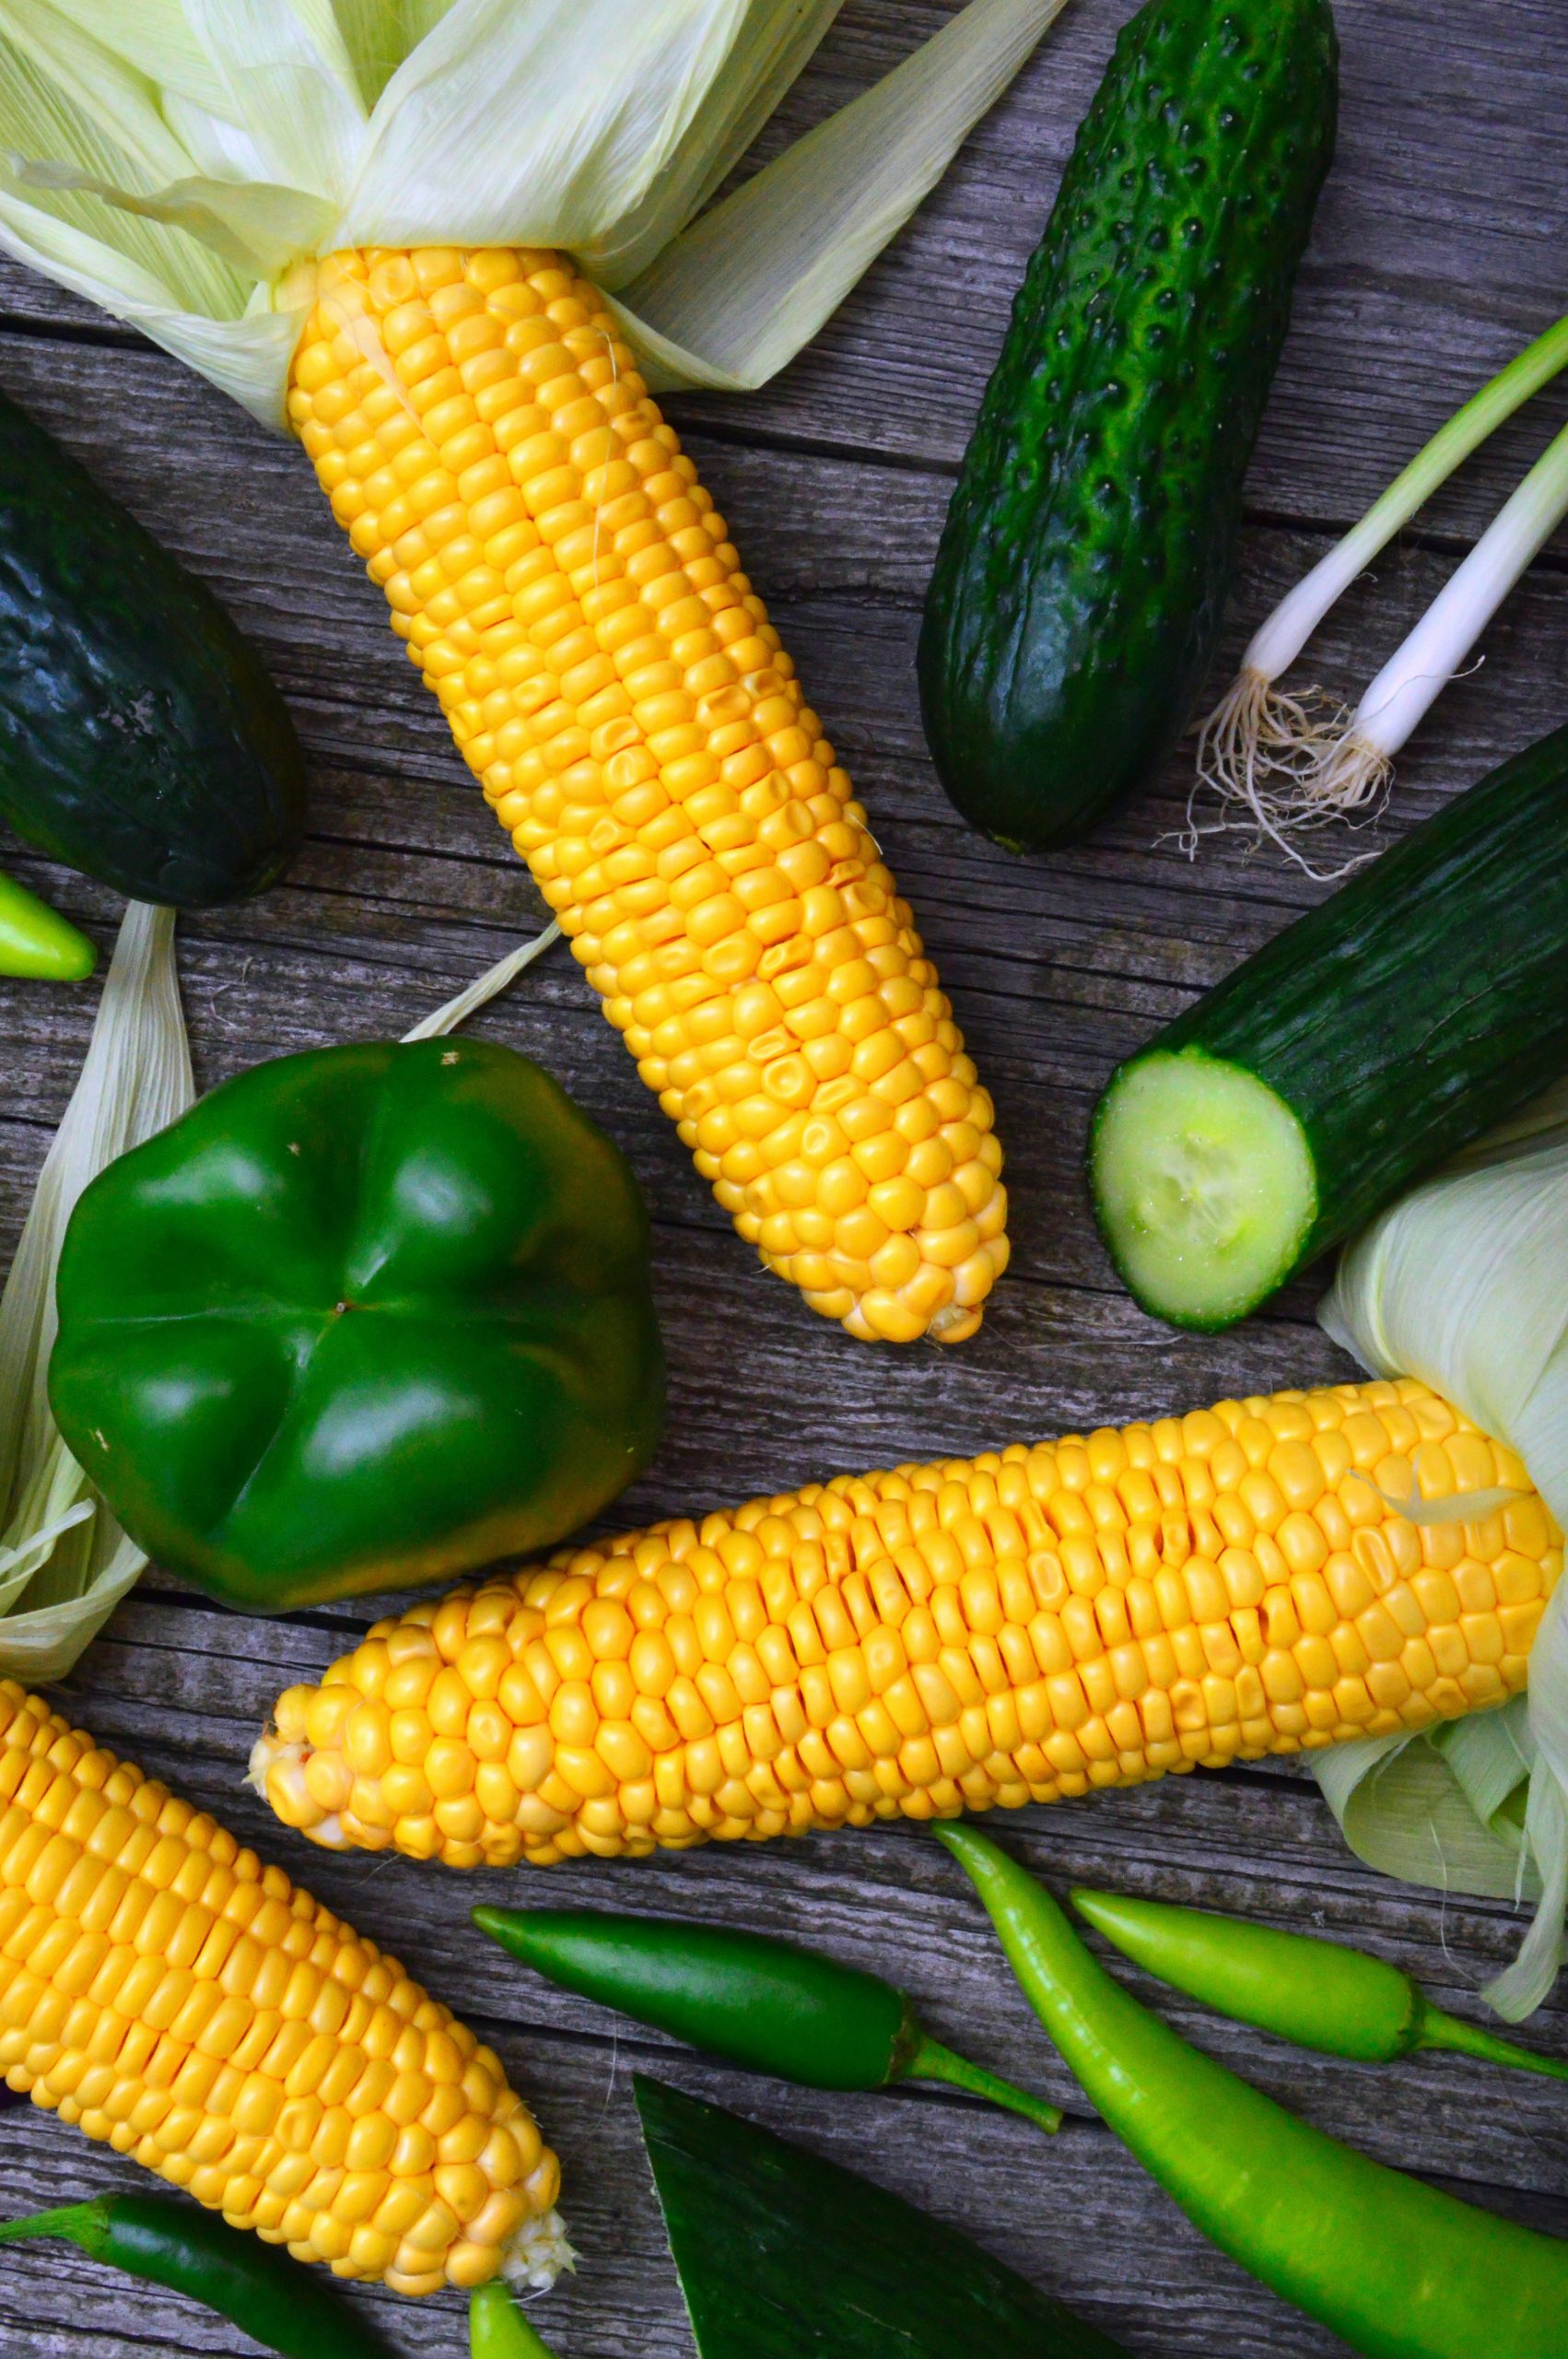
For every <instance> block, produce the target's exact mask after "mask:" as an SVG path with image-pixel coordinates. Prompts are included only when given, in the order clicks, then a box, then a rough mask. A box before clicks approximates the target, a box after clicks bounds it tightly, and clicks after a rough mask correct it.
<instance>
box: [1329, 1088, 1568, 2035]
mask: <svg viewBox="0 0 1568 2359" xmlns="http://www.w3.org/2000/svg"><path fill="white" fill-rule="evenodd" d="M1318 1315H1319V1317H1320V1318H1321V1320H1322V1322H1323V1324H1324V1326H1325V1327H1326V1328H1327V1329H1328V1332H1329V1333H1330V1334H1331V1335H1332V1336H1333V1337H1334V1338H1335V1340H1336V1341H1337V1342H1339V1343H1340V1344H1343V1345H1344V1346H1345V1348H1346V1349H1347V1350H1349V1351H1351V1352H1352V1353H1353V1354H1354V1355H1355V1356H1356V1357H1357V1358H1358V1359H1359V1360H1360V1361H1361V1362H1362V1364H1363V1366H1364V1367H1368V1368H1371V1369H1372V1370H1374V1372H1375V1373H1376V1374H1378V1375H1381V1376H1391V1375H1398V1374H1403V1375H1410V1376H1418V1377H1420V1378H1421V1379H1422V1381H1423V1382H1425V1383H1428V1384H1430V1385H1432V1386H1433V1388H1434V1390H1435V1391H1439V1392H1441V1393H1442V1394H1444V1396H1445V1398H1446V1399H1447V1400H1450V1401H1452V1402H1455V1404H1456V1405H1457V1407H1459V1408H1461V1409H1463V1410H1464V1412H1465V1413H1466V1414H1467V1415H1468V1416H1470V1417H1472V1418H1474V1420H1475V1422H1476V1424H1477V1425H1479V1426H1481V1427H1482V1428H1483V1429H1484V1430H1485V1431H1486V1432H1488V1433H1490V1434H1492V1435H1494V1436H1495V1437H1496V1438H1498V1439H1499V1440H1502V1441H1504V1442H1506V1443H1507V1444H1508V1445H1509V1446H1510V1448H1512V1449H1515V1450H1516V1451H1517V1452H1518V1454H1519V1456H1520V1457H1521V1458H1522V1459H1523V1460H1524V1461H1525V1464H1526V1465H1527V1468H1528V1469H1529V1473H1530V1476H1531V1479H1532V1481H1533V1482H1534V1483H1535V1485H1537V1487H1538V1489H1539V1491H1540V1493H1541V1495H1542V1496H1543V1497H1544V1498H1545V1499H1546V1501H1547V1502H1548V1504H1549V1506H1550V1508H1551V1511H1552V1513H1553V1514H1554V1515H1555V1517H1556V1518H1557V1520H1558V1521H1559V1523H1562V1524H1564V1525H1568V1085H1560V1086H1558V1087H1557V1088H1555V1089H1554V1090H1552V1091H1550V1092H1549V1093H1548V1094H1547V1095H1546V1096H1545V1097H1543V1098H1541V1099H1540V1100H1539V1101H1538V1102H1537V1104H1536V1105H1534V1106H1533V1107H1531V1108H1528V1109H1526V1111H1525V1112H1524V1113H1523V1114H1522V1115H1520V1116H1519V1117H1517V1118H1515V1121H1512V1122H1510V1123H1509V1124H1507V1125H1506V1126H1504V1128H1503V1129H1501V1130H1499V1131H1496V1132H1494V1133H1492V1134H1491V1135H1490V1136H1489V1137H1488V1138H1486V1139H1484V1140H1482V1141H1480V1142H1479V1143H1478V1144H1477V1145H1476V1146H1474V1147H1472V1148H1471V1149H1469V1151H1468V1152H1467V1153H1466V1154H1465V1155H1463V1156H1459V1157H1457V1159H1456V1161H1455V1162H1454V1163H1453V1164H1451V1165H1450V1166H1449V1167H1448V1168H1446V1169H1445V1170H1444V1171H1443V1172H1441V1173H1439V1174H1438V1176H1437V1177H1436V1178H1435V1179H1433V1180H1428V1181H1427V1182H1426V1183H1425V1185H1424V1186H1422V1187H1420V1188H1416V1189H1414V1190H1412V1191H1411V1192H1410V1194H1409V1195H1408V1196H1405V1197H1404V1198H1402V1199H1401V1200H1400V1202H1399V1203H1397V1204H1395V1205H1394V1206H1392V1208H1391V1209H1390V1210H1389V1211H1388V1212H1387V1213H1385V1214H1383V1215H1381V1217H1380V1218H1378V1219H1377V1220H1375V1221H1374V1222H1373V1223H1372V1225H1371V1226H1370V1227H1368V1228H1367V1229H1366V1230H1364V1231H1363V1234H1362V1235H1361V1236H1360V1237H1359V1238H1356V1239H1354V1241H1353V1242H1352V1244H1351V1245H1350V1246H1348V1247H1347V1249H1346V1250H1345V1252H1344V1254H1343V1256H1342V1258H1341V1260H1340V1268H1339V1272H1338V1274H1337V1276H1336V1278H1335V1281H1334V1285H1333V1287H1332V1289H1331V1290H1330V1292H1329V1294H1328V1297H1326V1299H1325V1301H1324V1303H1323V1305H1322V1307H1321V1309H1320V1311H1319V1314H1318ZM1313 1766H1314V1768H1315V1770H1316V1774H1317V1778H1318V1782H1319V1783H1320V1785H1321V1786H1322V1788H1323V1790H1324V1792H1325V1793H1326V1794H1327V1796H1328V1800H1329V1802H1330V1803H1331V1804H1332V1805H1333V1808H1334V1810H1335V1812H1336V1813H1337V1814H1338V1816H1339V1818H1340V1825H1342V1826H1343V1828H1344V1830H1345V1834H1346V1836H1347V1837H1348V1839H1349V1840H1350V1842H1351V1844H1352V1848H1354V1849H1355V1850H1356V1851H1358V1852H1359V1853H1360V1854H1361V1856H1362V1857H1363V1859H1365V1860H1369V1861H1370V1862H1371V1864H1372V1865H1374V1866H1375V1867H1380V1868H1385V1869H1387V1871H1388V1872H1389V1873H1391V1874H1395V1875H1402V1876H1405V1877H1407V1878H1409V1879H1410V1881H1412V1882H1415V1883H1421V1884H1434V1885H1437V1886H1439V1887H1440V1888H1443V1889H1446V1890H1451V1891H1456V1892H1480V1893H1491V1894H1494V1895H1515V1896H1517V1897H1520V1898H1531V1899H1534V1900H1535V1901H1536V1902H1537V1908H1536V1915H1535V1919H1534V1922H1533V1924H1532V1925H1531V1928H1530V1931H1529V1932H1528V1934H1527V1937H1526V1940H1525V1943H1524V1946H1523V1948H1522V1949H1521V1951H1520V1954H1519V1956H1518V1957H1517V1958H1516V1959H1515V1963H1514V1964H1513V1966H1510V1967H1509V1968H1508V1969H1507V1971H1506V1972H1505V1973H1504V1974H1503V1975H1500V1976H1499V1977H1498V1978H1497V1979H1496V1980H1495V1981H1494V1982H1493V1983H1492V1985H1491V1986H1490V1987H1489V1989H1488V1990H1487V1992H1486V1994H1485V1995H1486V1996H1487V1998H1488V1999H1489V2000H1490V2001H1491V2003H1492V2005H1493V2006H1494V2007H1495V2008H1496V2009H1497V2011H1498V2013H1500V2014H1504V2015H1506V2016H1507V2017H1509V2018H1510V2019H1511V2020H1515V2021H1516V2020H1517V2019H1518V2018H1519V2017H1520V2016H1522V2015H1525V2014H1527V2013H1529V2012H1530V2011H1531V2010H1532V2009H1533V2008H1535V2007H1537V2006H1539V2004H1540V2002H1541V2000H1542V1999H1543V1998H1544V1997H1545V1996H1546V1993H1547V1992H1548V1990H1549V1989H1550V1988H1551V1985H1552V1983H1553V1981H1554V1980H1555V1978H1556V1975H1557V1971H1558V1967H1559V1965H1560V1963H1561V1959H1562V1932H1563V1915H1564V1905H1565V1902H1568V1584H1564V1583H1560V1584H1559V1586H1558V1589H1557V1591H1556V1593H1555V1595H1554V1596H1553V1598H1552V1600H1551V1602H1550V1605H1549V1607H1548V1609H1547V1612H1546V1614H1545V1615H1544V1617H1543V1619H1542V1623H1541V1627H1540V1631H1539V1635H1538V1637H1537V1638H1536V1642H1535V1645H1534V1648H1533V1649H1532V1650H1531V1655H1530V1685H1529V1695H1528V1698H1527V1701H1526V1700H1521V1701H1520V1702H1518V1703H1515V1704H1513V1705H1510V1706H1508V1707H1506V1708H1504V1709H1503V1710H1501V1711H1497V1712H1487V1713H1480V1714H1477V1715H1475V1716H1474V1717H1473V1718H1472V1719H1469V1720H1467V1721H1462V1722H1457V1723H1455V1725H1454V1726H1453V1727H1452V1728H1449V1729H1444V1730H1440V1731H1436V1732H1435V1733H1434V1734H1433V1736H1432V1737H1430V1738H1426V1739H1415V1740H1406V1741H1401V1740H1393V1741H1391V1742H1390V1743H1382V1744H1376V1743H1368V1744H1357V1745H1347V1746H1343V1747H1340V1748H1337V1749H1336V1750H1335V1751H1334V1752H1333V1753H1330V1754H1324V1755H1318V1756H1316V1758H1315V1761H1314V1765H1313ZM1521 1801H1522V1802H1523V1803H1524V1808H1523V1810H1522V1812H1521V1810H1520V1803H1521Z"/></svg>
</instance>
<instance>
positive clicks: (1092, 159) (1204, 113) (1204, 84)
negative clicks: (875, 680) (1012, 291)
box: [919, 0, 1338, 851]
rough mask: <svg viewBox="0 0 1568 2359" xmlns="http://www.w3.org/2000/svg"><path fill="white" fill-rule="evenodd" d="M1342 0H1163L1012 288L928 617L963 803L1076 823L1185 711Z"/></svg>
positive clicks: (1138, 29)
mask: <svg viewBox="0 0 1568 2359" xmlns="http://www.w3.org/2000/svg"><path fill="white" fill-rule="evenodd" d="M1337 83H1338V46H1337V42H1336V40H1335V33H1334V20H1333V17H1332V15H1331V13H1330V10H1329V6H1328V0H1150V5H1149V6H1147V7H1144V8H1142V9H1141V10H1140V11H1139V13H1138V15H1137V16H1136V17H1134V18H1132V20H1131V22H1130V23H1129V24H1128V25H1127V26H1126V28H1125V29H1124V30H1123V32H1122V34H1121V37H1120V39H1119V40H1118V41H1117V45H1116V50H1115V53H1114V54H1113V56H1112V59H1111V64H1110V67H1109V70H1108V72H1107V73H1106V78H1105V80H1104V81H1103V82H1102V84H1101V85H1100V88H1099V92H1098V94H1097V96H1096V97H1095V100H1094V104H1093V106H1092V107H1091V108H1090V110H1089V112H1088V115H1087V116H1086V117H1085V119H1084V122H1083V125H1082V129H1081V131H1080V132H1079V135H1078V142H1077V145H1076V147H1074V148H1073V151H1072V155H1071V159H1070V161H1069V163H1068V167H1067V170H1066V172H1065V174H1064V175H1063V178H1062V182H1061V188H1060V192H1059V194H1058V197H1057V201H1056V205H1055V206H1054V208H1053V210H1052V213H1051V217H1050V220H1049V221H1048V223H1047V227H1046V233H1045V236H1044V238H1043V239H1042V241H1041V242H1040V245H1039V247H1038V249H1037V250H1036V253H1035V256H1034V259H1033V260H1032V261H1031V263H1030V264H1029V269H1028V274H1027V276H1025V278H1024V285H1023V287H1022V288H1021V289H1020V291H1019V295H1018V299H1017V301H1016V303H1015V304H1014V306H1013V312H1012V326H1011V328H1010V329H1009V331H1008V335H1007V340H1006V342H1005V344H1004V345H1003V346H1002V350H1001V357H1000V360H999V361H998V363H997V366H996V370H995V373H994V375H993V376H992V378H991V381H990V383H989V386H988V387H987V390H986V394H985V399H984V401H983V403H982V405H981V408H980V415H979V421H978V424H977V427H976V428H975V433H974V438H973V440H971V442H970V444H969V448H968V452H967V453H966V455H965V460H964V465H963V468H962V471H961V473H960V475H959V479H958V486H957V489H956V490H955V492H954V497H953V504H952V507H951V509H950V511H949V512H948V518H947V524H946V528H945V530H944V532H943V534H942V545H941V547H940V549H939V551H938V555H937V561H936V569H935V572H934V573H933V575H932V577H931V582H930V591H929V593H928V594H927V599H926V610H925V619H924V624H923V627H922V629H921V633H920V646H919V681H920V703H921V710H922V712H923V714H924V718H925V725H926V735H927V737H928V739H929V741H930V749H931V754H932V757H933V758H934V760H935V763H936V767H937V771H938V774H939V776H940V777H941V780H942V784H943V786H944V787H945V788H946V790H947V792H948V795H949V797H950V799H951V800H952V802H953V803H954V804H955V806H956V807H957V809H958V810H959V811H960V812H961V813H962V814H963V816H965V818H966V819H968V820H970V821H971V822H972V823H973V825H974V826H975V827H978V828H980V829H981V830H982V832H983V833H984V834H986V835H988V836H990V837H993V838H994V839H995V840H996V841H997V842H998V843H1000V844H1002V845H1004V846H1005V847H1006V848H1007V849H1008V850H1009V851H1028V850H1034V851H1043V850H1045V849H1046V848H1047V847H1048V846H1050V845H1053V844H1060V843H1065V842H1069V841H1071V839H1073V838H1075V837H1077V836H1081V835H1082V834H1083V833H1084V831H1085V830H1086V829H1087V828H1088V827H1091V826H1092V825H1093V824H1094V821H1095V820H1096V819H1097V818H1098V817H1099V816H1100V815H1101V814H1102V812H1104V811H1105V810H1106V808H1107V807H1108V806H1109V805H1110V804H1113V803H1115V802H1116V801H1117V800H1118V798H1120V797H1121V796H1123V795H1126V794H1128V793H1130V792H1132V790H1133V789H1134V788H1136V787H1138V786H1140V785H1141V784H1142V783H1143V782H1144V781H1146V780H1148V779H1149V778H1150V776H1151V775H1152V774H1153V772H1154V771H1155V770H1156V769H1158V767H1159V765H1160V764H1161V762H1162V761H1163V760H1164V757H1165V756H1166V755H1167V754H1168V753H1169V751H1170V750H1171V748H1172V747H1173V746H1174V745H1175V744H1176V739H1177V738H1178V736H1179V735H1180V734H1181V732H1182V730H1183V729H1184V728H1185V727H1186V725H1187V722H1188V719H1189V717H1190V714H1191V710H1192V706H1193V703H1194V700H1195V698H1196V697H1197V694H1198V691H1199V688H1200V687H1201V686H1202V684H1203V677H1204V675H1205V673H1206V672H1207V671H1208V669H1209V666H1210V663H1211V661H1212V659H1213V654H1214V647H1215V640H1216V638H1217V636H1218V633H1219V628H1220V624H1221V619H1222V616H1223V607H1224V600H1225V594H1226V591H1227V588H1228V586H1229V582H1230V577H1231V570H1232V563H1233V557H1234V551H1235V538H1236V530H1237V526H1238V524H1239V522H1240V520H1241V494H1242V480H1243V477H1244V475H1246V466H1247V462H1248V460H1249V458H1250V457H1251V454H1252V447H1253V443H1254V441H1255V440H1256V438H1257V434H1258V422H1259V420H1260V418H1261V416H1262V412H1263V405H1264V401H1265V398H1266V396H1267V394H1268V391H1269V385H1270V380H1271V378H1272V377H1273V374H1274V369H1275V365H1276V363H1277V362H1278V360H1279V357H1280V350H1281V346H1282V345H1283V343H1284V338H1285V330H1286V327H1287V325H1288V323H1289V319H1290V303H1291V290H1292V287H1293V281H1294V278H1295V273H1296V268H1297V265H1298V264H1299V263H1300V260H1301V256H1302V252H1303V249H1304V248H1305V244H1306V240H1307V233H1308V230H1309V229H1310V227H1311V223H1312V215H1313V208H1314V206H1315V205H1316V199H1317V193H1318V190H1319V188H1320V187H1321V185H1322V182H1323V178H1324V175H1325V173H1326V172H1327V171H1328V166H1329V163H1330V161H1331V159H1332V156H1333V149H1334V121H1335V106H1336V92H1337Z"/></svg>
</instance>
